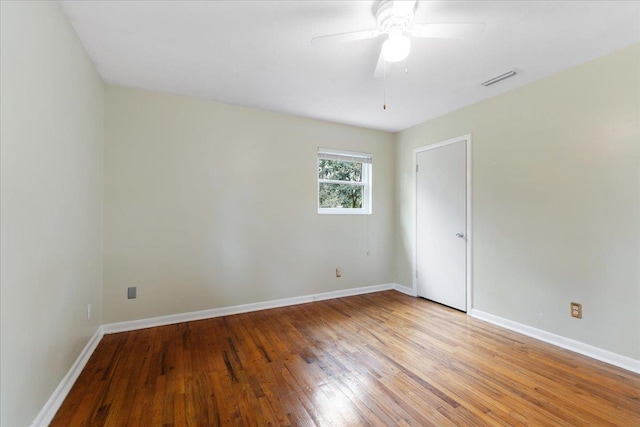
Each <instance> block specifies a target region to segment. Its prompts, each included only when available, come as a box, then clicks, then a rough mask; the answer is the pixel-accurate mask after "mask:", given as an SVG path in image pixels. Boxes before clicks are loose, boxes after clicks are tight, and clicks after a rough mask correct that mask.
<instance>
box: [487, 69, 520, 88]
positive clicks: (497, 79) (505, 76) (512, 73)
mask: <svg viewBox="0 0 640 427" xmlns="http://www.w3.org/2000/svg"><path fill="white" fill-rule="evenodd" d="M516 74H518V73H517V72H516V70H511V71H509V72H506V73H504V74H500V75H499V76H496V77H494V78H492V79H489V80H487V81H486V82H482V83H480V85H482V86H484V87H488V86H491V85H494V84H496V83H498V82H501V81H503V80H505V79H508V78H509V77H513V76H515V75H516Z"/></svg>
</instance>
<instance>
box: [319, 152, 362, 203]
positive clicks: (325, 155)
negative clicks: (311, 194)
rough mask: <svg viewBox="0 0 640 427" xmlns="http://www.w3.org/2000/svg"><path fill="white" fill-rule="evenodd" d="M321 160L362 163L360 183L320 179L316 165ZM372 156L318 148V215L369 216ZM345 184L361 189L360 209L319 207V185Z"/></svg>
mask: <svg viewBox="0 0 640 427" xmlns="http://www.w3.org/2000/svg"><path fill="white" fill-rule="evenodd" d="M321 159H330V160H340V161H345V162H352V163H362V181H361V182H353V181H340V180H331V179H320V177H319V176H318V163H319V162H320V160H321ZM372 164H373V156H372V155H371V154H370V153H358V152H355V151H344V150H335V149H332V148H318V156H317V159H316V179H317V183H318V185H317V188H316V201H317V204H318V213H319V214H329V215H371V212H372V198H371V194H372V187H373V185H372V182H373V179H372V178H373V173H372ZM325 183H326V184H346V185H355V186H358V187H363V189H362V208H321V207H320V184H325Z"/></svg>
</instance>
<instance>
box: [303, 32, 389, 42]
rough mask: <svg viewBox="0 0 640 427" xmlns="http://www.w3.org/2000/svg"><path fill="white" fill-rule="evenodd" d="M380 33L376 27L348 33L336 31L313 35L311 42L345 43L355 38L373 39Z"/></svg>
mask: <svg viewBox="0 0 640 427" xmlns="http://www.w3.org/2000/svg"><path fill="white" fill-rule="evenodd" d="M380 34H382V33H381V32H380V30H378V29H374V30H361V31H350V32H348V33H338V34H331V35H328V36H320V37H314V38H313V39H311V44H314V45H318V46H320V45H325V44H337V43H347V42H353V41H356V40H364V39H373V38H376V37H378V36H379V35H380Z"/></svg>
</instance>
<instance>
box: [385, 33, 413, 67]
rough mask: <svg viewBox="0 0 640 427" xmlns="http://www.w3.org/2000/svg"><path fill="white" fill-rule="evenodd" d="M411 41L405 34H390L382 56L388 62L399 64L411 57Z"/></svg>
mask: <svg viewBox="0 0 640 427" xmlns="http://www.w3.org/2000/svg"><path fill="white" fill-rule="evenodd" d="M410 50H411V40H409V38H408V37H406V36H405V35H404V34H402V33H400V34H390V35H389V38H388V39H387V40H386V41H385V42H384V43H383V44H382V56H383V57H384V60H385V61H387V62H398V61H402V60H403V59H405V58H406V57H407V56H409V51H410Z"/></svg>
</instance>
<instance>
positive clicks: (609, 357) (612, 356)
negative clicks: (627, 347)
mask: <svg viewBox="0 0 640 427" xmlns="http://www.w3.org/2000/svg"><path fill="white" fill-rule="evenodd" d="M469 315H470V316H473V317H475V318H477V319H480V320H484V321H486V322H489V323H493V324H494V325H497V326H500V327H503V328H505V329H509V330H512V331H515V332H518V333H521V334H523V335H527V336H529V337H531V338H535V339H538V340H540V341H544V342H547V343H549V344H553V345H555V346H558V347H561V348H564V349H567V350H571V351H573V352H575V353H579V354H582V355H584V356H587V357H591V358H592V359H596V360H599V361H601V362H605V363H608V364H610V365H613V366H617V367H619V368H622V369H626V370H628V371H631V372H635V373H637V374H640V360H636V359H632V358H630V357H627V356H623V355H621V354H617V353H613V352H611V351H608V350H603V349H601V348H598V347H594V346H592V345H589V344H585V343H583V342H580V341H576V340H572V339H570V338H566V337H563V336H561V335H556V334H553V333H551V332H547V331H543V330H542V329H537V328H534V327H531V326H527V325H524V324H522V323H518V322H514V321H512V320H509V319H505V318H503V317H499V316H495V315H493V314H489V313H485V312H484V311H480V310H476V309H472V310H471V311H470V312H469Z"/></svg>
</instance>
